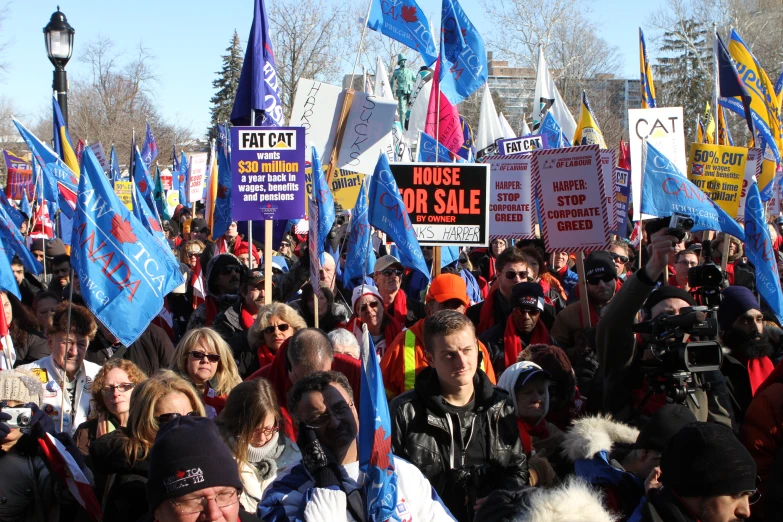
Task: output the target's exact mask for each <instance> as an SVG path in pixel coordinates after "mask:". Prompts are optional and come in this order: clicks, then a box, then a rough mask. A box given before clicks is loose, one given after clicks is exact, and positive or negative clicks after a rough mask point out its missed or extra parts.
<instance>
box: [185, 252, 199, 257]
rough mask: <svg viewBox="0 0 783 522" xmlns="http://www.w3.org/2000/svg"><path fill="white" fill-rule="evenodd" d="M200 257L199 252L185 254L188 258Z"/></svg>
mask: <svg viewBox="0 0 783 522" xmlns="http://www.w3.org/2000/svg"><path fill="white" fill-rule="evenodd" d="M200 255H201V252H187V256H188V257H198V256H200Z"/></svg>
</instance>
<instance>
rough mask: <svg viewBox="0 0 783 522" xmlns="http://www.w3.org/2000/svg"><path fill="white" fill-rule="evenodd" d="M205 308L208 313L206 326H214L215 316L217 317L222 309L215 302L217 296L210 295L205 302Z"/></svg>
mask: <svg viewBox="0 0 783 522" xmlns="http://www.w3.org/2000/svg"><path fill="white" fill-rule="evenodd" d="M204 308H205V310H204V312H205V313H206V325H205V326H212V323H213V322H214V321H215V317H217V315H218V314H219V313H220V310H218V307H217V305H216V304H215V298H214V297H212V296H209V295H208V296H207V299H206V301H205V304H204Z"/></svg>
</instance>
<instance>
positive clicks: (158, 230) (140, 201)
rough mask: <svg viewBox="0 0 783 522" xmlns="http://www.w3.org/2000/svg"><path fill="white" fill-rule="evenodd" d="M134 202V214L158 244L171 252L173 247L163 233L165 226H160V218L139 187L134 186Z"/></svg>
mask: <svg viewBox="0 0 783 522" xmlns="http://www.w3.org/2000/svg"><path fill="white" fill-rule="evenodd" d="M134 192H135V194H134V199H135V200H134V202H133V215H134V216H135V217H136V219H138V220H139V222H140V223H141V224H142V225H144V228H145V229H147V232H149V233H150V234H152V237H154V238H155V240H156V241H157V242H158V245H160V247H161V248H162V249H164V250H165V251H166V252H169V253H171V249H170V248H169V246H168V240H167V239H166V235H165V234H164V233H163V228H162V227H161V226H160V219H159V218H158V216H157V214H155V212H154V211H153V210H151V209H150V206H149V205H148V204H147V201H146V200H145V199H144V196H142V195H141V193H140V192H139V187H137V186H135V187H134Z"/></svg>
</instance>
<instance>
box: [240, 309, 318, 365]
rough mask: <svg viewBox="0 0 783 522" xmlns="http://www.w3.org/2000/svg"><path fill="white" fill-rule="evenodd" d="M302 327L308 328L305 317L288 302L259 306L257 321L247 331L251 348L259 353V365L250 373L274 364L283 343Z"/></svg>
mask: <svg viewBox="0 0 783 522" xmlns="http://www.w3.org/2000/svg"><path fill="white" fill-rule="evenodd" d="M302 328H307V324H306V323H305V321H304V319H302V317H301V316H300V315H299V314H298V313H296V310H294V309H293V308H291V307H290V306H288V305H287V304H283V303H272V304H268V305H264V306H262V307H261V308H259V309H258V315H257V316H256V322H255V323H253V326H251V327H250V329H249V330H248V331H247V342H248V344H249V345H250V349H251V350H255V351H256V353H257V354H258V367H256V368H254V369H251V371H249V372H248V373H253V372H254V371H256V370H258V369H259V368H263V367H264V366H266V365H268V364H272V361H274V360H275V356H276V355H277V352H278V350H280V347H281V346H282V345H283V343H284V342H286V341H287V340H288V339H289V338H290V337H291V336H292V335H294V332H298V331H299V330H301V329H302Z"/></svg>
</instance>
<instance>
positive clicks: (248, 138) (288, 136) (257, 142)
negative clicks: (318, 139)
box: [239, 129, 296, 150]
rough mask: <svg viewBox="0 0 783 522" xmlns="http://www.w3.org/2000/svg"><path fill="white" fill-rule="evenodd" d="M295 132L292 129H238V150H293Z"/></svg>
mask: <svg viewBox="0 0 783 522" xmlns="http://www.w3.org/2000/svg"><path fill="white" fill-rule="evenodd" d="M294 149H296V132H295V131H293V130H271V129H270V130H256V129H253V130H249V129H248V130H240V131H239V150H294Z"/></svg>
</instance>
